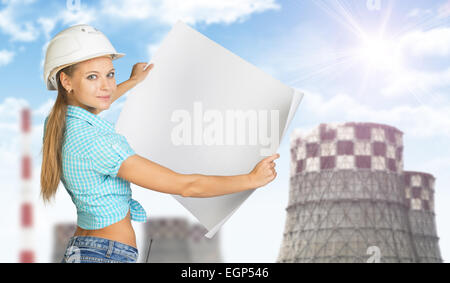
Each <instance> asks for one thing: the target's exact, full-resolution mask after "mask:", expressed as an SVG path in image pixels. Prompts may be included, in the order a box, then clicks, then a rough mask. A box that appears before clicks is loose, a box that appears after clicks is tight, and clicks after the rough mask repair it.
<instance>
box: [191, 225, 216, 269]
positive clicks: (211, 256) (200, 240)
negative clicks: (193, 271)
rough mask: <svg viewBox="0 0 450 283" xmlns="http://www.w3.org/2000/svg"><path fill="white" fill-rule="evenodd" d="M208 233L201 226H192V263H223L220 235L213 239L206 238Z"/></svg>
mask: <svg viewBox="0 0 450 283" xmlns="http://www.w3.org/2000/svg"><path fill="white" fill-rule="evenodd" d="M206 233H208V230H206V228H204V227H203V226H202V225H200V224H194V225H192V226H191V229H190V233H189V234H190V235H189V250H190V251H191V262H207V263H208V262H222V259H221V252H220V235H219V233H217V234H215V235H214V237H212V238H211V239H208V238H206V237H205V236H204V235H205V234H206Z"/></svg>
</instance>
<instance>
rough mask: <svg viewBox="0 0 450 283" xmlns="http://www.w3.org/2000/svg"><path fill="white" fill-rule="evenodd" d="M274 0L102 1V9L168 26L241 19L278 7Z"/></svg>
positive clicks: (229, 21)
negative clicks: (153, 20) (180, 23)
mask: <svg viewBox="0 0 450 283" xmlns="http://www.w3.org/2000/svg"><path fill="white" fill-rule="evenodd" d="M278 9H280V6H279V5H278V4H277V3H275V0H228V1H222V0H191V1H184V0H166V1H144V0H126V1H118V0H104V1H103V2H102V12H103V13H105V14H108V15H111V16H115V17H119V18H124V19H139V20H142V19H149V18H151V19H155V20H158V21H159V22H161V23H164V24H169V25H172V24H174V23H176V22H177V21H178V20H182V21H184V22H185V23H187V24H196V23H198V22H204V23H206V24H212V23H220V22H223V23H227V24H228V23H232V22H235V21H242V20H244V19H245V18H246V17H248V16H249V15H251V14H252V13H259V12H263V11H266V10H278Z"/></svg>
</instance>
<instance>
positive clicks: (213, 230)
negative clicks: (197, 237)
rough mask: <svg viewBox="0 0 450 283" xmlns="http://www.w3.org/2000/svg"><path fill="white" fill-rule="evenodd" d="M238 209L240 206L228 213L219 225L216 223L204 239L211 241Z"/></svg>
mask: <svg viewBox="0 0 450 283" xmlns="http://www.w3.org/2000/svg"><path fill="white" fill-rule="evenodd" d="M239 207H240V205H239V206H237V207H236V208H235V209H233V211H232V212H230V214H228V215H227V217H225V218H224V219H223V220H222V221H220V223H218V224H217V225H216V226H214V227H213V228H212V229H211V230H209V231H208V233H206V234H205V237H206V238H208V239H212V237H214V235H215V234H216V233H217V232H218V231H219V230H220V228H221V227H222V225H223V224H225V222H227V221H228V219H229V218H230V217H231V215H233V214H234V213H235V212H236V210H237V209H238V208H239Z"/></svg>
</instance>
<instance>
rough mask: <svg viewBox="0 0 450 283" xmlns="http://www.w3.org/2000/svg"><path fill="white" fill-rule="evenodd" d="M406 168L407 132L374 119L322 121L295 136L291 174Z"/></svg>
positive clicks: (401, 169) (400, 169) (392, 170)
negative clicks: (405, 146) (365, 121)
mask: <svg viewBox="0 0 450 283" xmlns="http://www.w3.org/2000/svg"><path fill="white" fill-rule="evenodd" d="M344 169H350V170H351V169H353V170H361V169H367V170H372V171H388V172H395V173H401V172H402V171H403V133H402V132H401V131H399V130H398V129H396V128H394V127H391V126H387V125H381V124H373V123H345V124H335V125H331V124H326V125H325V124H321V125H320V126H318V127H317V128H315V129H314V130H313V131H312V132H311V133H310V134H309V135H307V136H304V137H303V136H300V135H294V137H293V139H292V140H291V175H292V176H293V175H295V174H297V173H302V172H319V171H322V170H344Z"/></svg>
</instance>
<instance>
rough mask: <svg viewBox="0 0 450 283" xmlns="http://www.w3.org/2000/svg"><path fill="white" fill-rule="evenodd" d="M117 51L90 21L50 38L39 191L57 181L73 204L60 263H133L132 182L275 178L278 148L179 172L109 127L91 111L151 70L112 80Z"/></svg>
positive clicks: (213, 184)
mask: <svg viewBox="0 0 450 283" xmlns="http://www.w3.org/2000/svg"><path fill="white" fill-rule="evenodd" d="M122 56H124V54H122V53H117V52H116V50H115V49H114V47H113V46H112V45H111V43H110V42H109V40H108V39H107V38H106V36H104V35H103V33H101V32H100V31H98V30H96V29H95V28H93V27H91V26H88V25H76V26H73V27H70V28H68V29H66V30H63V31H61V32H60V33H58V34H57V35H55V37H54V38H53V39H52V41H51V42H50V43H49V45H48V48H47V52H46V58H45V65H44V79H45V82H46V84H47V88H48V89H49V90H57V91H58V95H57V98H56V101H55V104H54V106H53V108H52V110H51V112H50V114H49V116H48V117H47V118H46V120H45V126H44V140H43V158H42V171H41V195H42V197H43V199H44V201H45V202H47V201H49V200H50V199H51V198H52V197H53V196H54V195H55V193H56V189H57V187H58V184H59V181H60V180H61V181H62V183H63V185H64V187H65V189H66V190H67V192H68V193H69V195H70V197H71V198H72V201H73V203H74V204H75V206H76V208H77V216H78V218H77V229H76V232H75V234H74V236H73V237H72V238H71V239H70V240H69V243H68V246H67V249H66V253H65V255H64V259H63V261H62V262H136V261H137V259H138V250H137V247H136V236H135V233H134V230H133V227H132V225H131V220H134V221H138V222H145V221H146V218H147V216H146V213H145V210H144V209H143V207H142V206H141V205H140V204H139V203H138V202H137V201H135V200H134V199H132V198H131V189H130V183H133V184H136V185H139V186H141V187H143V188H148V189H151V190H155V191H159V192H162V193H168V194H175V195H181V196H184V197H213V196H220V195H225V194H231V193H236V192H239V191H243V190H249V189H255V188H258V187H261V186H264V185H266V184H267V183H269V182H271V181H272V180H273V179H274V178H275V177H276V171H275V163H274V160H275V159H277V158H278V157H279V155H278V154H275V155H273V156H270V157H267V158H265V159H263V160H262V161H260V162H259V163H258V164H257V165H256V166H255V168H254V169H253V170H252V171H251V172H250V173H248V174H243V175H236V176H207V175H201V174H179V173H177V172H174V171H172V170H170V169H168V168H166V167H164V166H161V165H159V164H157V163H154V162H152V161H150V160H148V159H146V158H143V157H141V156H139V155H138V154H136V153H135V152H134V150H133V149H132V148H131V147H130V146H129V144H128V143H127V140H126V139H125V137H124V136H123V135H120V134H118V133H115V132H114V126H113V125H112V124H110V123H109V122H107V121H106V120H104V119H102V118H100V117H99V116H97V114H99V113H100V112H101V111H103V110H106V109H109V107H110V105H111V104H112V103H113V102H114V101H115V100H116V99H117V98H119V97H120V96H121V95H122V94H124V93H125V92H126V91H128V90H129V89H131V88H132V87H134V86H136V85H137V84H138V83H140V82H141V81H142V80H144V79H145V78H146V76H147V75H148V73H149V72H150V70H151V69H152V68H153V64H151V65H150V66H149V67H147V68H146V69H145V68H144V66H145V63H137V64H135V65H134V66H133V69H132V72H131V75H130V78H129V80H127V81H125V82H123V83H121V84H119V85H116V81H115V77H114V67H113V63H112V60H115V59H117V58H120V57H122Z"/></svg>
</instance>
